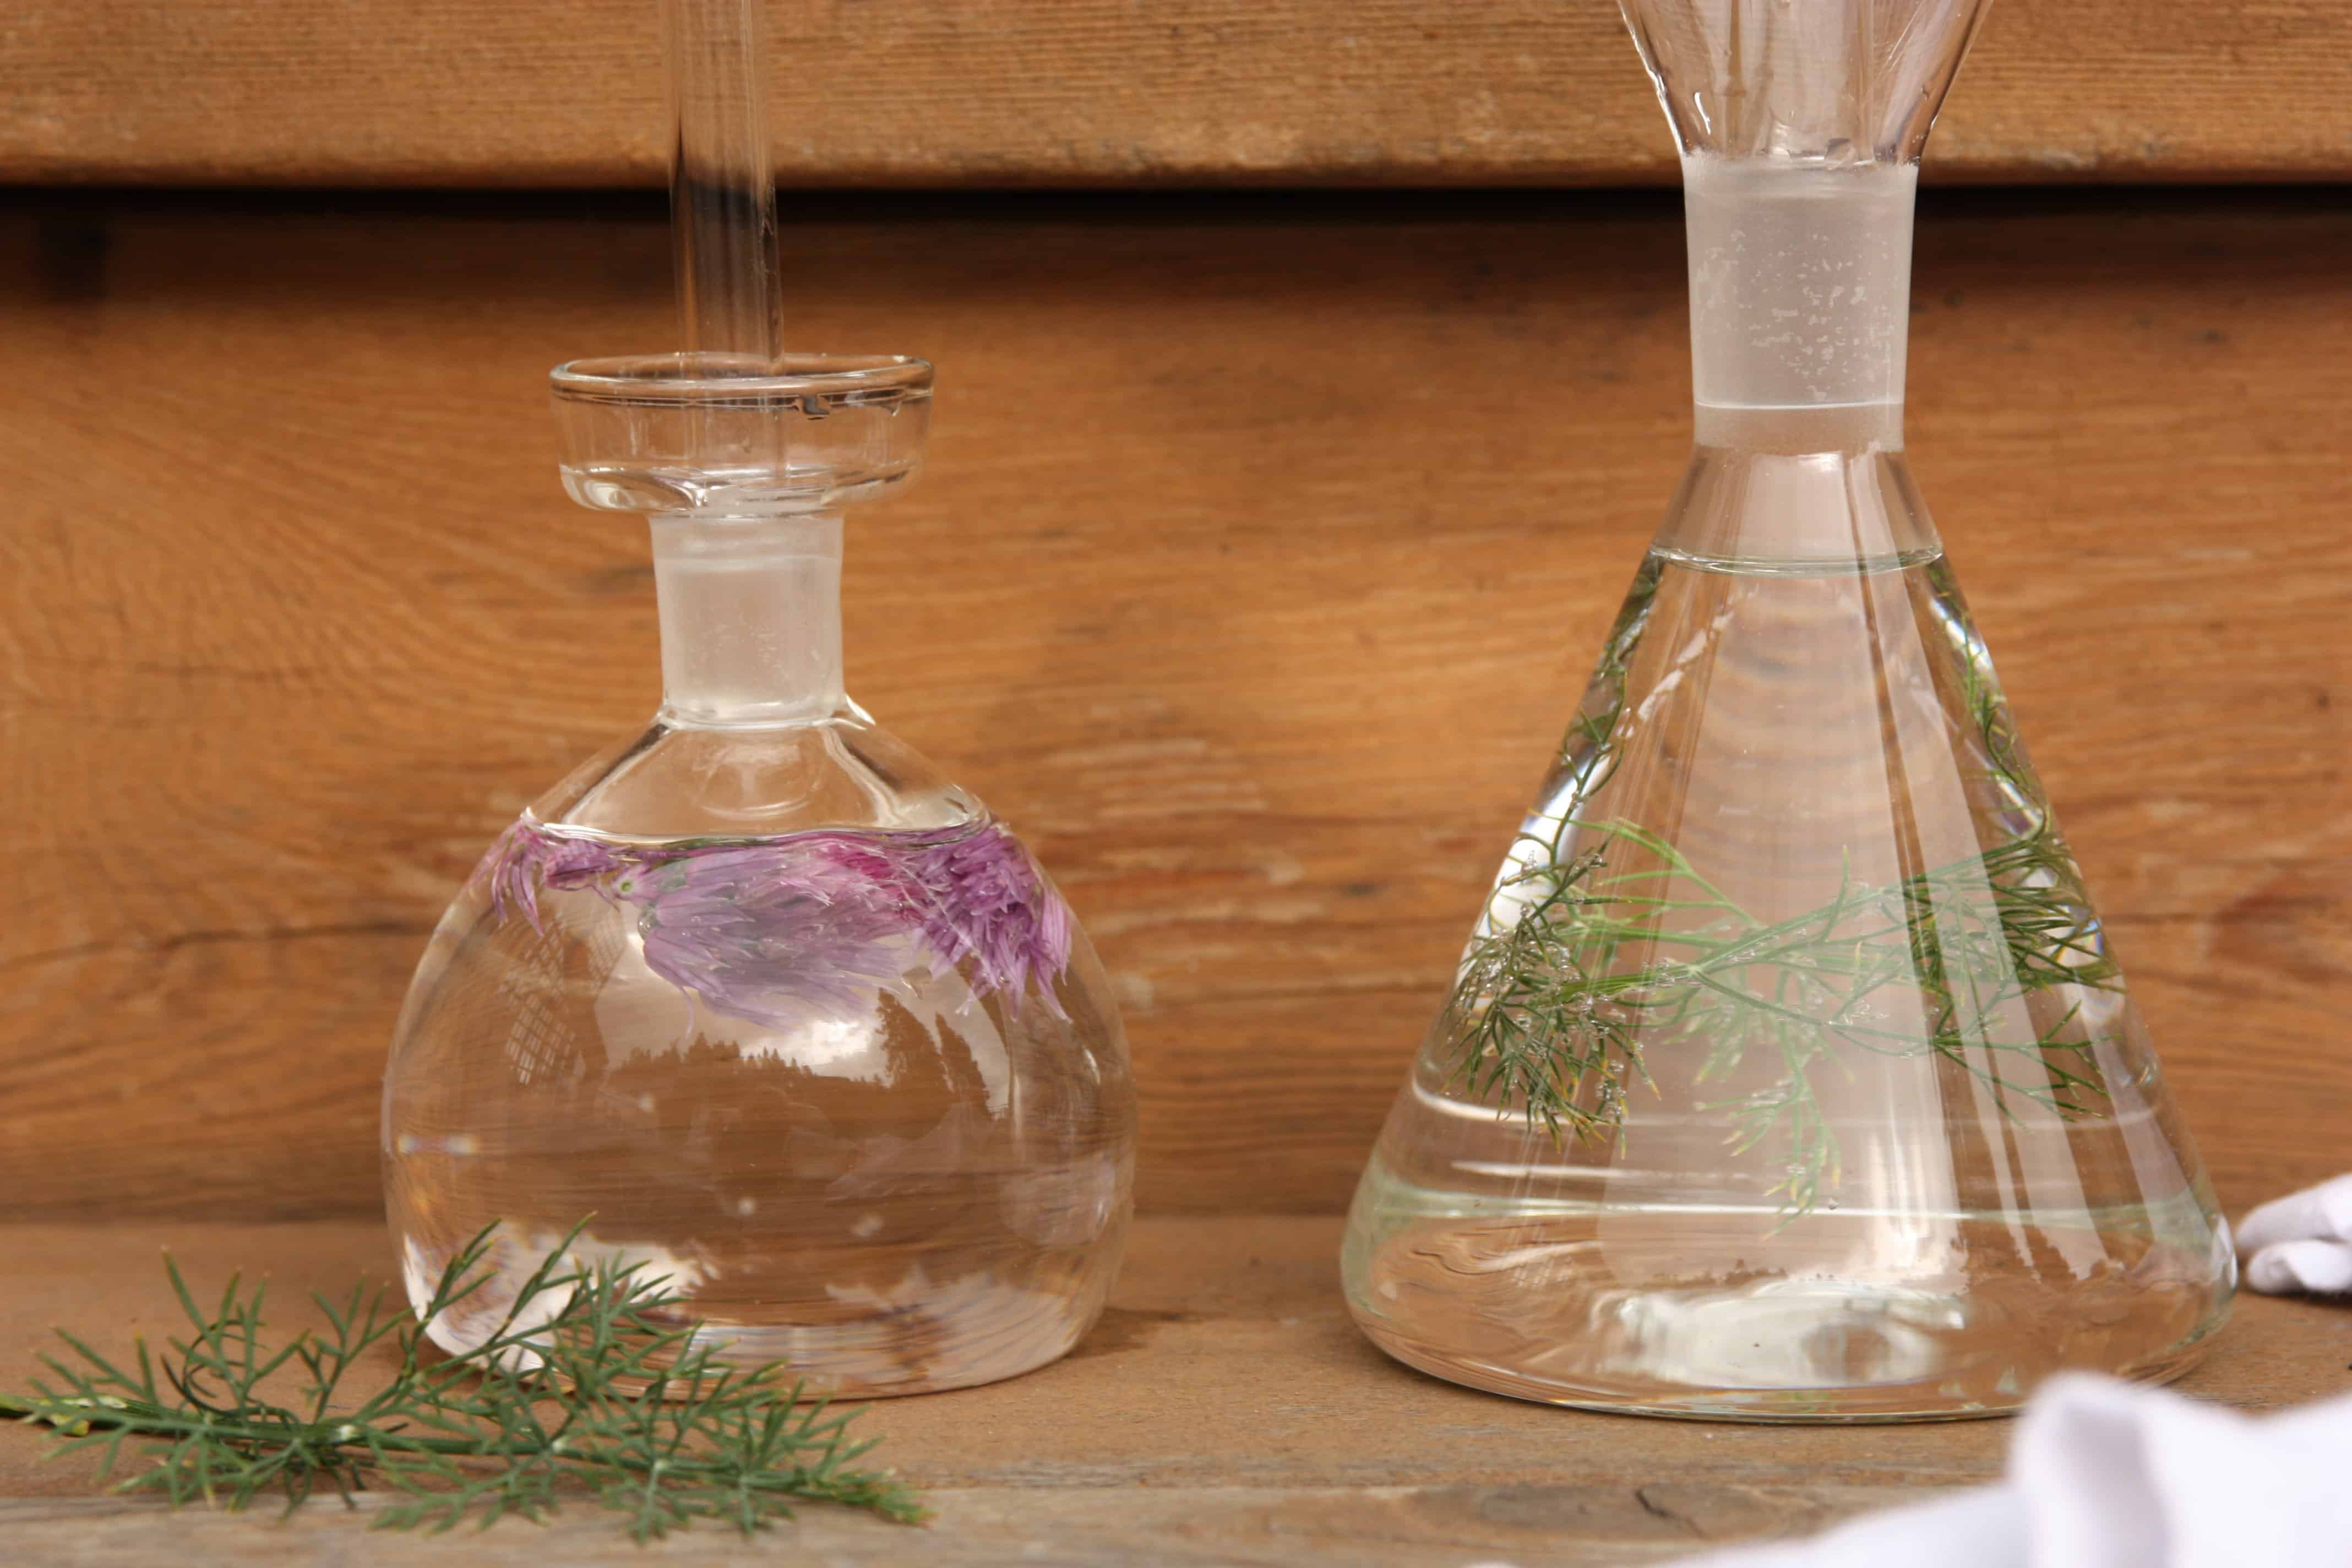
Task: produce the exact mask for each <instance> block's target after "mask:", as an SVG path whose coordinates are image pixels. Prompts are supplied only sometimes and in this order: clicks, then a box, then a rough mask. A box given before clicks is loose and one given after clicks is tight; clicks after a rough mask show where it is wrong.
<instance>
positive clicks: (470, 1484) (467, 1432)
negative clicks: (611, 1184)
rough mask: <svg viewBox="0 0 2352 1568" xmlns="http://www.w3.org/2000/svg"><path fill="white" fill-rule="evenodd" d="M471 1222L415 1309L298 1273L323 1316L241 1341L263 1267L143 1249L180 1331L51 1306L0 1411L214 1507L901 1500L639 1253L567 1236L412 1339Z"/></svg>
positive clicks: (743, 1520) (482, 1515)
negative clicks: (268, 1341) (186, 1275)
mask: <svg viewBox="0 0 2352 1568" xmlns="http://www.w3.org/2000/svg"><path fill="white" fill-rule="evenodd" d="M492 1228H493V1229H494V1228H495V1227H492ZM577 1234H578V1231H577V1227H575V1229H574V1232H573V1235H574V1236H576V1235H577ZM490 1237H491V1232H490V1230H485V1231H483V1232H482V1233H481V1234H480V1235H478V1236H477V1237H474V1239H473V1240H472V1241H471V1242H470V1243H469V1244H467V1247H465V1248H464V1249H463V1250H461V1251H460V1252H459V1253H458V1254H457V1257H456V1258H454V1259H452V1260H451V1262H450V1264H449V1266H448V1268H446V1269H445V1270H444V1271H443V1273H442V1275H441V1279H440V1283H439V1285H438V1287H437V1288H436V1289H435V1291H434V1295H433V1300H431V1302H430V1303H429V1304H428V1305H427V1306H426V1307H425V1310H423V1311H422V1312H421V1313H420V1314H418V1315H416V1316H411V1315H410V1314H409V1313H408V1312H406V1311H403V1310H397V1309H395V1310H392V1311H390V1312H386V1311H385V1310H384V1298H383V1292H382V1291H381V1290H379V1291H377V1292H375V1293H374V1294H373V1295H370V1294H368V1293H367V1292H366V1290H365V1289H364V1288H363V1287H354V1288H353V1289H352V1292H351V1294H350V1295H349V1296H348V1297H346V1298H344V1299H343V1300H341V1301H337V1300H330V1299H329V1298H327V1297H325V1296H313V1298H312V1300H314V1301H316V1302H317V1304H318V1307H319V1310H320V1312H322V1313H323V1314H324V1315H325V1318H326V1320H327V1328H326V1330H325V1331H323V1332H317V1333H313V1332H309V1331H305V1332H303V1333H299V1334H297V1335H296V1336H295V1337H294V1338H293V1339H292V1340H290V1341H288V1342H285V1343H283V1344H281V1345H278V1347H276V1348H275V1349H272V1348H269V1347H268V1346H266V1345H265V1344H264V1342H263V1336H262V1328H263V1325H262V1317H261V1312H262V1297H263V1292H264V1289H265V1288H264V1287H262V1286H259V1285H257V1286H255V1287H254V1288H253V1289H251V1290H250V1291H247V1290H244V1289H241V1287H240V1285H239V1282H238V1280H237V1279H235V1278H232V1279H230V1280H229V1283H228V1287H227V1289H226V1290H224V1291H223V1292H222V1294H221V1300H220V1305H219V1307H218V1308H217V1309H215V1310H206V1309H205V1307H203V1306H200V1305H199V1304H198V1302H197V1300H196V1299H195V1297H194V1294H193V1293H192V1292H191V1291H190V1290H189V1289H188V1287H187V1283H186V1281H185V1280H184V1279H183V1278H182V1277H181V1274H180V1270H179V1267H178V1265H177V1264H176V1263H174V1262H173V1261H172V1260H171V1259H170V1258H166V1259H165V1261H164V1268H165V1271H166V1272H167V1273H168V1274H169V1275H170V1277H171V1281H172V1289H173V1292H174V1293H175V1294H176V1295H177V1296H178V1297H179V1300H180V1306H181V1308H182V1310H184V1312H185V1313H186V1314H187V1318H188V1322H189V1324H190V1327H191V1332H190V1336H189V1337H188V1338H186V1339H180V1338H176V1337H175V1338H173V1339H171V1340H170V1341H169V1342H168V1345H169V1353H168V1354H163V1355H156V1354H152V1353H151V1352H150V1351H149V1348H148V1346H147V1345H146V1343H145V1342H143V1341H142V1342H139V1343H138V1345H137V1350H136V1355H137V1360H136V1362H135V1363H129V1364H123V1365H118V1364H116V1363H114V1362H111V1361H110V1360H108V1359H107V1358H106V1357H105V1356H103V1355H100V1353H99V1352H97V1351H95V1350H93V1349H92V1348H90V1346H89V1344H88V1343H86V1342H84V1341H82V1340H80V1339H79V1338H77V1337H76V1336H75V1335H73V1334H71V1333H69V1332H67V1331H64V1330H62V1329H61V1330H59V1331H58V1337H59V1338H60V1339H62V1340H63V1341H64V1342H65V1343H66V1345H67V1347H68V1350H69V1351H70V1352H71V1354H70V1355H69V1356H65V1357H62V1358H61V1357H59V1356H55V1355H44V1356H42V1357H41V1361H42V1363H43V1364H44V1365H46V1366H47V1368H48V1370H49V1372H50V1373H51V1374H52V1376H53V1377H54V1379H55V1382H54V1384H51V1383H48V1382H45V1381H41V1380H36V1381H35V1382H34V1383H33V1384H32V1392H31V1393H29V1394H0V1413H7V1414H14V1415H16V1416H18V1417H19V1418H21V1419H23V1420H25V1421H27V1422H34V1423H40V1424H44V1425H47V1426H49V1427H50V1428H52V1429H53V1430H54V1431H55V1432H56V1434H57V1435H58V1437H59V1438H60V1439H61V1441H62V1447H61V1448H60V1449H59V1450H58V1451H59V1452H66V1453H70V1452H74V1451H78V1450H95V1451H96V1452H97V1453H98V1455H99V1457H100V1461H101V1463H100V1478H101V1479H103V1478H104V1477H107V1476H109V1475H111V1474H112V1473H113V1472H114V1471H115V1469H116V1468H118V1466H119V1465H121V1464H122V1463H123V1462H124V1458H125V1457H124V1454H123V1447H124V1445H125V1444H126V1443H131V1444H134V1445H138V1446H139V1447H140V1448H143V1449H144V1450H145V1457H147V1458H152V1460H153V1461H154V1462H153V1465H152V1468H144V1469H140V1470H139V1471H137V1473H135V1474H132V1475H131V1476H130V1477H129V1478H128V1479H124V1480H121V1481H120V1482H118V1483H117V1486H116V1489H118V1490H122V1491H154V1492H161V1493H162V1494H163V1496H164V1497H166V1498H167V1499H169V1500H171V1502H172V1503H173V1504H174V1505H175V1506H176V1505H178V1504H182V1503H190V1502H196V1501H199V1500H201V1501H204V1502H205V1503H208V1504H213V1505H216V1506H222V1507H226V1508H229V1509H238V1508H243V1507H245V1506H246V1505H247V1504H248V1503H250V1502H252V1501H253V1500H255V1499H256V1498H257V1497H259V1496H261V1495H262V1494H263V1493H265V1492H275V1493H278V1494H279V1495H282V1496H283V1497H284V1498H285V1500H286V1508H287V1510H288V1511H289V1512H291V1511H292V1510H294V1509H295V1508H296V1507H298V1506H299V1504H300V1503H301V1502H302V1501H303V1500H304V1499H306V1498H308V1497H310V1495H311V1494H312V1493H313V1492H316V1491H320V1490H325V1489H331V1490H332V1491H334V1492H336V1493H338V1494H340V1495H341V1497H342V1499H343V1500H344V1501H345V1502H346V1503H349V1502H351V1501H352V1495H353V1494H354V1493H356V1492H359V1491H362V1490H367V1489H379V1490H383V1491H386V1492H392V1493H396V1494H399V1497H400V1500H399V1501H397V1502H395V1503H394V1504H393V1505H391V1506H390V1507H387V1508H385V1509H383V1510H381V1511H379V1512H378V1513H377V1514H376V1517H375V1520H374V1524H375V1525H376V1526H377V1527H378V1528H390V1529H395V1530H402V1529H412V1528H415V1527H416V1526H419V1525H426V1526H430V1527H431V1528H433V1529H435V1530H447V1529H450V1528H451V1527H453V1526H455V1525H457V1524H458V1523H460V1522H461V1521H467V1520H469V1519H470V1520H472V1521H475V1522H477V1523H478V1524H480V1525H485V1526H487V1525H488V1524H491V1523H493V1522H495V1521H498V1520H499V1518H501V1517H503V1516H504V1515H507V1514H509V1513H515V1514H520V1515H522V1516H523V1517H524V1518H527V1519H532V1520H539V1519H542V1518H544V1517H545V1516H546V1515H547V1514H548V1513H550V1512H551V1511H552V1510H554V1509H555V1507H556V1505H557V1504H558V1502H559V1501H560V1500H561V1499H562V1497H564V1496H566V1495H585V1496H588V1497H591V1498H593V1499H594V1500H596V1501H597V1502H599V1503H601V1504H602V1505H604V1507H606V1508H610V1509H614V1510H617V1511H619V1512H620V1513H621V1514H623V1515H624V1516H625V1520H626V1522H627V1527H628V1531H629V1533H630V1534H631V1535H632V1536H634V1537H635V1538H636V1539H637V1540H639V1541H647V1540H651V1539H654V1538H656V1537H658V1536H662V1535H665V1534H667V1533H668V1531H670V1530H671V1529H672V1528H673V1527H680V1526H684V1525H686V1524H688V1523H689V1522H691V1521H694V1520H697V1519H710V1520H718V1521H724V1522H726V1523H729V1524H732V1525H734V1526H735V1527H736V1528H737V1529H738V1530H740V1531H742V1532H743V1533H744V1534H746V1535H750V1534H751V1533H752V1532H753V1531H758V1530H760V1529H761V1528H763V1527H765V1526H767V1525H768V1524H770V1523H772V1522H773V1521H775V1520H777V1519H782V1518H790V1517H791V1516H792V1512H793V1504H794V1503H796V1502H804V1501H824V1502H836V1503H844V1504H846V1505H848V1506H850V1507H853V1508H863V1509H868V1510H872V1511H874V1512H876V1513H878V1514H881V1515H883V1516H884V1517H886V1518H888V1519H893V1520H898V1521H905V1522H908V1523H912V1522H916V1521H919V1520H920V1519H921V1518H922V1517H923V1515H922V1510H921V1508H920V1507H919V1505H918V1504H917V1502H916V1500H915V1498H914V1496H913V1494H912V1493H911V1492H909V1491H908V1489H906V1488H904V1487H903V1486H901V1485H899V1484H898V1482H897V1481H895V1480H893V1479H890V1477H889V1476H888V1475H887V1474H886V1473H880V1472H876V1471H871V1470H860V1469H853V1468H850V1466H851V1464H852V1463H853V1461H855V1460H856V1459H857V1458H859V1457H860V1456H861V1455H863V1454H864V1453H865V1452H866V1450H867V1449H869V1448H870V1447H873V1440H872V1439H870V1438H869V1439H863V1440H856V1439H852V1438H851V1437H850V1436H849V1435H848V1432H847V1426H848V1423H849V1421H850V1419H851V1416H852V1415H854V1414H855V1413H854V1412H839V1413H835V1412H829V1411H828V1410H827V1409H826V1407H825V1405H824V1402H823V1401H821V1400H818V1401H808V1402H804V1401H803V1398H802V1394H803V1388H802V1385H801V1384H798V1383H795V1382H792V1381H789V1380H788V1379H787V1378H786V1376H785V1375H784V1373H783V1370H782V1367H781V1366H780V1365H767V1366H761V1367H755V1368H751V1369H748V1370H737V1369H734V1368H730V1367H726V1366H722V1365H720V1364H719V1363H717V1362H716V1360H715V1359H714V1357H715V1354H716V1352H714V1350H713V1348H711V1347H710V1346H709V1345H707V1344H704V1343H700V1342H698V1339H697V1327H696V1326H695V1325H693V1324H688V1325H687V1326H685V1327H679V1326H678V1324H677V1319H678V1316H679V1315H680V1314H681V1312H683V1311H684V1310H688V1309H689V1304H688V1303H687V1302H686V1301H684V1300H681V1299H680V1298H678V1297H677V1295H676V1294H675V1293H674V1292H672V1291H671V1290H670V1289H668V1286H667V1281H666V1280H663V1279H643V1278H640V1276H639V1274H638V1271H637V1269H638V1267H641V1266H633V1267H629V1268H615V1267H614V1266H612V1265H611V1264H610V1263H604V1264H599V1265H597V1266H596V1267H595V1268H571V1267H568V1266H567V1265H566V1264H564V1263H563V1262H562V1259H565V1258H568V1257H569V1256H570V1242H571V1237H567V1238H566V1240H565V1245H563V1246H562V1247H557V1248H556V1249H555V1251H554V1252H553V1253H551V1255H550V1256H549V1259H548V1261H546V1262H545V1263H543V1264H541V1266H540V1268H539V1269H538V1271H537V1272H536V1273H534V1274H533V1275H532V1276H531V1277H530V1279H529V1280H527V1281H526V1282H525V1283H524V1285H523V1287H522V1289H521V1290H520V1293H518V1295H517V1296H516V1298H515V1300H514V1302H513V1304H512V1305H511V1306H509V1308H508V1309H507V1310H506V1312H505V1314H504V1316H503V1318H502V1319H501V1321H499V1326H498V1329H497V1331H495V1332H493V1333H492V1334H491V1335H490V1336H489V1337H488V1339H487V1340H485V1341H484V1342H482V1343H481V1344H479V1345H478V1346H477V1347H476V1348H474V1349H472V1350H469V1351H467V1352H465V1353H463V1354H460V1355H455V1356H447V1357H441V1356H433V1355H428V1353H427V1352H426V1351H425V1341H424V1331H423V1328H422V1322H425V1321H432V1320H433V1319H434V1318H435V1317H436V1316H437V1315H438V1314H439V1313H441V1312H442V1311H444V1310H447V1309H448V1308H449V1307H452V1306H454V1305H456V1304H457V1303H458V1302H460V1301H462V1300H465V1299H466V1298H467V1297H468V1296H470V1295H472V1294H473V1293H474V1292H475V1291H477V1290H478V1289H480V1288H481V1287H482V1286H483V1284H484V1283H485V1282H486V1281H487V1280H488V1278H489V1275H488V1270H487V1269H486V1268H484V1267H483V1263H484V1259H485V1257H486V1255H487V1254H488V1249H489V1244H490ZM386 1341H390V1342H391V1345H392V1348H393V1349H394V1351H395V1352H396V1353H397V1358H398V1360H397V1366H396V1369H395V1371H394V1375H393V1377H392V1380H391V1381H390V1383H388V1384H385V1385H384V1386H383V1389H381V1390H380V1391H378V1392H376V1393H373V1394H362V1393H359V1392H356V1391H354V1390H352V1389H351V1388H349V1387H347V1386H346V1385H347V1384H351V1383H362V1382H364V1381H365V1374H364V1373H363V1372H362V1375H361V1376H360V1377H357V1378H355V1377H354V1376H353V1373H354V1372H355V1371H359V1370H360V1369H361V1368H362V1362H363V1360H365V1359H367V1358H368V1356H369V1352H371V1351H373V1350H374V1349H375V1348H376V1347H377V1346H378V1345H380V1344H382V1343H383V1342H386ZM280 1373H283V1374H284V1375H286V1376H289V1377H291V1376H294V1375H296V1374H297V1373H299V1375H300V1376H301V1377H302V1378H303V1379H304V1382H303V1384H302V1385H301V1389H300V1394H299V1397H298V1398H296V1399H294V1401H293V1402H292V1403H290V1404H280V1403H278V1395H276V1394H272V1393H270V1392H267V1391H265V1389H264V1387H263V1384H265V1383H266V1382H267V1381H268V1380H269V1379H270V1378H271V1377H272V1376H273V1375H274V1374H280ZM136 1452H138V1449H134V1453H136Z"/></svg>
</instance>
